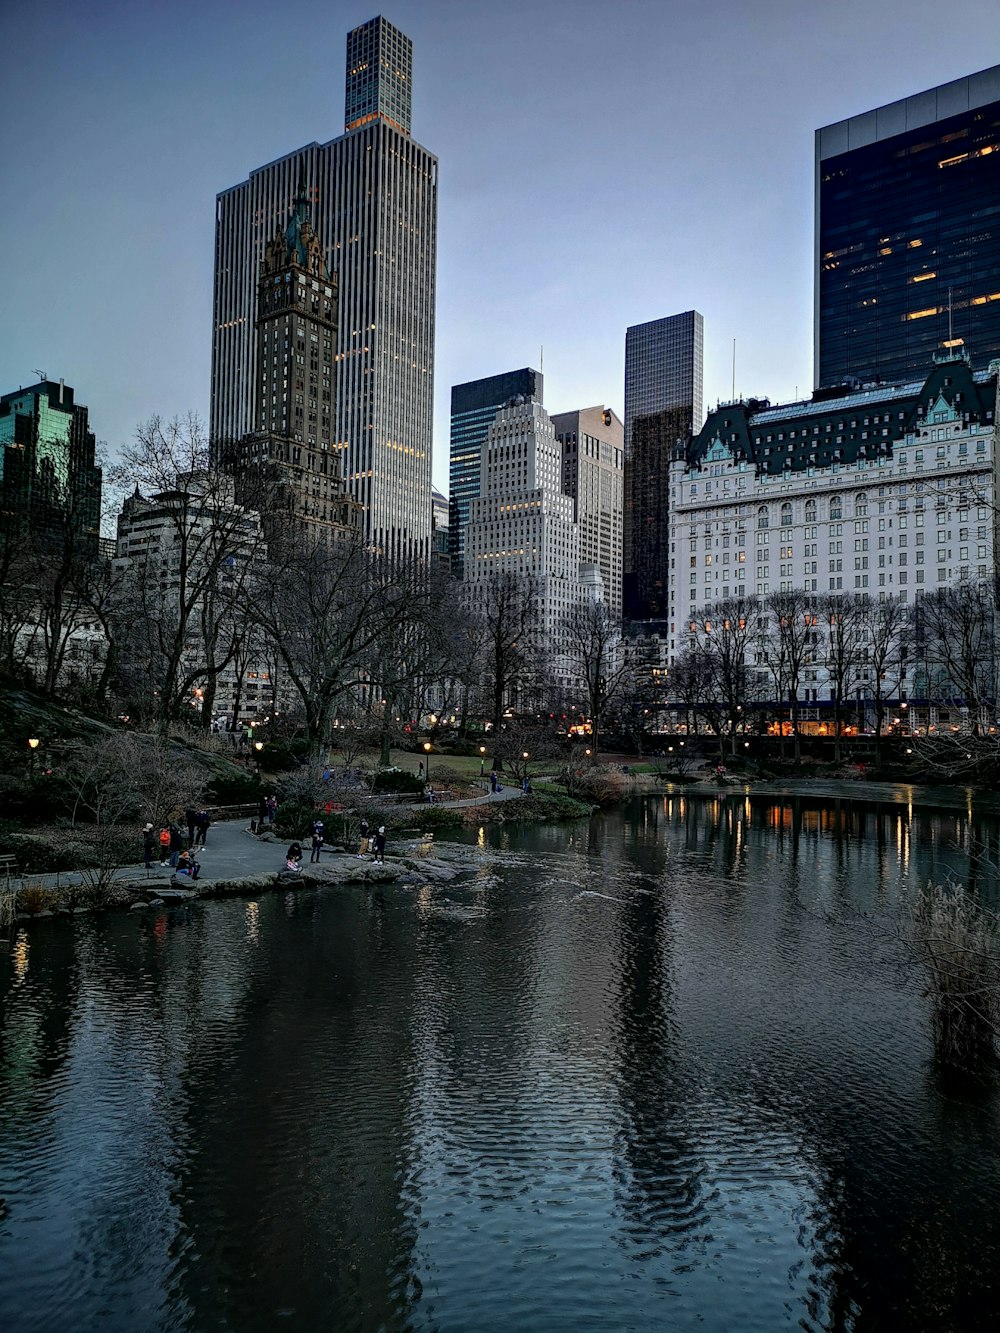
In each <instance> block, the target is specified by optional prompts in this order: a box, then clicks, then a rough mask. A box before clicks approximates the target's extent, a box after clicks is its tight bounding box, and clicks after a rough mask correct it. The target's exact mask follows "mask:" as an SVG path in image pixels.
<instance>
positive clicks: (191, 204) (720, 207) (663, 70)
mask: <svg viewBox="0 0 1000 1333" xmlns="http://www.w3.org/2000/svg"><path fill="white" fill-rule="evenodd" d="M378 12H381V13H383V14H384V15H385V17H386V18H388V19H389V20H390V21H391V22H393V23H395V24H396V25H397V27H399V28H401V29H402V30H403V31H404V32H405V33H406V34H407V36H409V37H410V38H411V39H412V41H413V44H414V71H413V136H414V138H415V139H416V140H417V141H418V142H419V143H421V144H423V145H424V147H426V148H428V149H430V151H431V152H433V153H435V154H436V155H437V157H438V159H439V163H440V166H439V182H440V187H439V200H438V210H439V211H438V228H439V230H438V271H437V278H438V289H437V339H436V358H437V359H436V372H435V426H434V467H433V472H434V482H435V484H436V485H437V486H438V487H440V488H441V489H442V490H447V479H448V413H449V395H450V389H451V386H452V384H457V383H461V382H463V381H465V380H469V379H476V378H479V377H480V376H484V375H493V374H497V373H499V372H501V371H505V370H511V369H516V368H518V367H521V366H525V365H530V366H534V367H536V368H539V366H540V364H541V363H542V360H543V357H544V364H543V365H542V368H543V369H544V373H545V404H546V407H547V408H548V409H549V411H550V412H558V411H567V410H570V409H572V408H577V407H586V406H592V405H594V404H597V403H604V404H606V405H608V406H610V407H612V408H613V409H614V410H615V411H616V412H617V413H618V414H619V416H621V415H623V407H624V401H623V400H624V343H625V329H626V327H627V326H628V325H630V324H637V323H642V322H644V321H646V320H650V319H657V318H660V317H661V316H663V315H670V314H675V313H677V312H679V311H682V310H689V309H691V308H692V307H693V308H695V309H697V310H699V311H701V313H702V314H703V315H704V317H705V405H706V408H707V407H709V406H712V405H714V403H715V402H716V400H717V399H719V398H722V399H728V398H730V397H731V396H732V392H733V387H734V386H733V340H734V339H735V340H736V358H735V360H736V373H735V390H736V393H737V394H744V395H750V394H754V395H761V394H766V395H767V396H768V397H770V398H771V400H772V401H773V402H781V401H787V400H789V399H791V398H793V397H795V396H796V395H804V394H806V393H808V391H809V388H810V386H811V383H812V238H813V134H814V131H815V130H816V128H818V127H819V126H822V125H826V124H829V123H830V122H832V121H836V120H840V119H842V118H844V117H845V116H849V115H855V114H858V113H860V112H862V111H866V110H869V109H870V108H872V107H875V106H879V105H881V104H883V103H885V102H890V101H893V100H895V99H897V98H899V97H905V96H907V95H909V94H911V93H915V92H918V91H920V90H922V89H924V88H928V87H931V86H933V85H935V84H938V83H943V82H947V81H948V80H949V79H954V78H959V77H961V76H963V75H965V74H969V73H972V72H974V71H975V70H978V69H983V68H985V67H987V66H989V65H991V64H995V63H997V62H998V61H1000V9H998V8H997V6H996V4H995V0H950V3H949V5H948V6H947V9H946V10H945V9H943V8H942V5H941V3H940V0H882V3H881V4H879V5H872V4H871V3H870V0H838V3H837V4H829V3H825V2H820V0H700V3H698V4H693V3H691V0H615V2H611V3H608V2H605V3H597V2H596V0H576V2H575V3H572V2H571V0H505V3H495V2H494V0H480V2H479V3H469V2H468V0H386V3H385V5H384V7H383V8H381V10H379V9H378V8H376V6H375V5H374V4H373V3H370V2H368V3H361V2H360V0H359V2H357V3H355V0H350V2H349V3H346V2H344V3H342V2H341V0H326V2H325V3H320V2H319V0H297V2H296V4H295V5H280V4H274V3H273V0H267V3H265V2H264V0H197V3H195V2H194V0H156V3H154V4H137V3H135V0H86V2H84V0H47V3H46V4H44V5H37V4H27V3H24V2H23V0H6V3H5V4H4V6H3V10H2V17H0V32H2V35H3V39H4V47H5V60H4V75H3V86H4V97H3V114H2V115H0V170H2V177H0V178H2V179H3V181H4V183H5V190H4V194H5V199H4V207H3V208H2V209H0V392H9V391H10V390H13V389H17V388H18V387H19V386H21V385H27V384H31V383H33V382H36V381H37V379H38V377H39V375H38V372H40V371H44V372H45V373H46V374H47V375H48V377H49V378H55V379H58V378H59V377H63V378H65V380H66V382H67V383H68V384H71V385H72V386H73V387H74V389H75V390H76V393H77V400H78V401H80V402H83V403H86V404H87V405H88V407H89V408H90V418H91V426H92V429H93V430H94V431H95V432H96V434H97V436H98V439H99V440H101V441H103V442H105V444H106V447H107V452H108V455H109V456H110V457H111V458H113V457H114V455H115V452H116V450H117V449H118V448H120V447H121V445H122V444H124V443H125V442H127V441H128V440H129V439H130V438H131V436H132V434H133V432H134V430H135V427H136V425H137V423H139V422H140V421H143V420H145V419H147V418H148V417H150V416H151V415H153V414H154V413H155V414H159V415H161V416H164V417H168V418H169V417H172V416H175V415H183V414H185V413H187V412H188V411H189V410H195V411H197V412H198V413H200V414H201V415H202V416H203V417H205V418H206V419H207V416H208V407H209V384H210V373H211V321H212V263H213V245H214V200H215V195H216V193H217V192H218V191H219V190H222V189H225V188H227V187H229V186H231V185H234V184H236V183H238V182H239V181H241V180H244V179H246V177H247V175H248V173H249V172H250V171H251V170H253V169H254V168H255V167H258V166H260V165H262V164H264V163H266V162H269V161H271V160H272V159H274V158H276V157H280V156H283V155H284V154H286V153H288V152H291V151H293V150H295V149H296V148H299V147H301V146H302V145H303V144H307V143H310V142H312V141H313V140H316V141H318V142H320V143H323V142H326V141H327V140H329V139H332V138H334V137H336V136H337V135H339V134H340V133H342V132H343V95H344V50H345V38H346V35H347V33H348V31H349V30H350V29H351V28H353V27H355V26H356V25H357V24H359V23H362V22H364V21H365V20H367V19H369V18H371V17H372V16H373V15H374V14H376V13H378ZM542 349H544V352H543V350H542Z"/></svg>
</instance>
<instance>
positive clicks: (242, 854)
mask: <svg viewBox="0 0 1000 1333" xmlns="http://www.w3.org/2000/svg"><path fill="white" fill-rule="evenodd" d="M522 795H523V793H522V791H521V790H520V788H519V787H515V788H508V787H505V788H504V789H503V791H502V792H497V793H496V795H495V796H490V795H489V794H488V793H487V795H485V796H478V797H473V798H471V799H469V800H460V801H435V802H434V804H435V805H436V806H440V807H446V808H454V809H458V808H460V807H465V806H473V805H490V804H493V803H494V802H496V801H510V800H515V799H516V798H517V797H519V796H522ZM401 808H406V809H412V810H420V809H424V808H425V805H424V804H421V805H414V806H409V807H401ZM287 846H288V844H287V842H286V841H285V840H284V839H278V840H277V841H275V842H271V841H266V840H265V841H261V840H260V839H259V838H257V837H256V836H255V835H254V834H252V833H251V832H250V821H249V820H248V819H247V818H245V817H244V818H243V819H221V820H219V821H218V822H217V823H215V824H213V825H212V826H211V828H210V829H209V830H208V840H207V842H206V844H205V846H204V848H199V849H198V860H199V861H200V862H201V875H200V876H199V880H198V882H199V883H205V884H210V883H211V882H212V881H213V880H227V879H245V878H247V877H248V876H250V875H262V874H268V873H272V872H274V871H278V870H281V869H283V867H284V864H285V851H286V849H287ZM303 848H304V852H305V858H306V859H308V855H309V847H308V845H307V843H303ZM136 850H137V853H138V854H137V857H136V860H135V862H134V863H132V864H131V865H126V866H122V867H121V869H120V870H117V871H116V872H115V876H114V878H115V879H120V880H128V881H129V883H134V882H135V881H137V880H139V881H141V880H143V879H145V880H146V881H148V883H149V884H150V885H151V886H155V885H162V886H163V887H166V886H167V885H169V883H170V877H171V875H172V874H173V873H174V872H173V870H172V869H171V867H170V866H161V865H160V863H159V861H154V862H153V868H152V869H151V870H146V869H144V867H143V863H142V837H141V835H140V834H138V833H137V834H136ZM332 851H333V849H332V848H327V849H326V852H327V854H330V853H332ZM388 851H389V855H390V856H391V855H392V846H391V842H390V845H389V848H388ZM16 880H20V881H21V882H23V884H24V885H25V886H27V885H36V884H37V885H38V886H40V887H41V888H46V889H52V888H58V887H60V886H62V885H68V884H81V883H84V882H86V876H85V875H83V874H81V873H80V872H79V871H69V870H62V871H58V872H51V873H46V874H41V875H23V876H17V877H16ZM16 880H15V882H16Z"/></svg>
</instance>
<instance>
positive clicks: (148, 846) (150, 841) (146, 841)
mask: <svg viewBox="0 0 1000 1333" xmlns="http://www.w3.org/2000/svg"><path fill="white" fill-rule="evenodd" d="M155 851H156V835H155V834H154V833H153V826H152V824H146V825H145V826H144V828H143V830H142V859H143V860H144V861H145V862H146V869H147V870H152V868H153V853H154V852H155Z"/></svg>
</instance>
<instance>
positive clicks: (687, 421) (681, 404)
mask: <svg viewBox="0 0 1000 1333" xmlns="http://www.w3.org/2000/svg"><path fill="white" fill-rule="evenodd" d="M704 341H705V324H704V320H703V318H702V316H701V315H700V314H699V313H698V311H697V310H687V311H685V312H684V313H683V314H680V315H669V316H667V317H666V318H664V319H654V320H651V321H650V322H649V323H648V324H635V325H633V326H632V327H631V328H629V329H628V331H627V332H626V334H625V516H624V532H623V539H624V574H623V580H622V596H623V604H624V613H625V616H626V618H627V619H629V620H647V619H650V618H651V617H654V618H655V617H656V616H659V615H663V614H664V613H665V606H666V596H665V590H666V588H667V584H668V574H669V550H670V543H669V533H668V531H667V527H668V515H669V499H670V497H669V493H668V492H665V491H664V490H663V488H665V487H666V484H667V475H668V464H669V461H670V450H671V449H672V447H673V444H674V440H675V438H677V437H682V438H686V437H687V436H688V435H689V434H690V433H691V431H692V430H698V429H699V428H700V427H701V421H702V410H703V409H702V394H703V380H702V373H703V372H702V365H703V353H704ZM664 413H667V414H668V415H665V416H659V421H658V422H657V424H656V426H655V428H654V427H652V426H648V427H646V428H643V429H642V431H641V432H640V434H641V440H640V441H639V443H638V445H637V443H636V438H637V437H636V425H637V422H638V420H639V418H643V417H651V416H656V415H659V414H664ZM664 451H665V456H664V457H662V458H660V457H659V456H658V454H659V452H664ZM661 492H662V493H661ZM664 561H666V564H665V565H664V563H663V562H664ZM657 587H659V588H662V589H663V590H664V596H663V597H659V596H651V595H650V589H654V588H657ZM643 590H645V591H643Z"/></svg>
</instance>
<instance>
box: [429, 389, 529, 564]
mask: <svg viewBox="0 0 1000 1333" xmlns="http://www.w3.org/2000/svg"><path fill="white" fill-rule="evenodd" d="M542 390H543V378H542V375H541V372H540V371H537V370H530V369H528V368H527V367H525V368H524V369H523V370H508V371H506V372H505V373H503V374H500V375H488V376H487V377H486V378H485V379H481V380H469V381H468V383H466V384H455V385H453V386H452V390H451V460H450V461H451V466H450V475H449V483H448V492H449V493H448V508H449V513H448V543H449V545H448V549H449V553H450V555H451V560H452V569H453V571H454V573H455V575H456V576H457V577H458V578H461V577H462V574H463V564H464V556H465V529H466V527H467V526H468V522H469V505H470V504H471V502H472V500H474V499H475V497H476V496H477V495H478V494H479V459H480V453H481V450H482V445H483V441H484V440H485V439H486V432H487V431H488V430H489V428H490V426H492V425H493V421H494V419H495V417H496V414H497V410H498V408H501V407H505V406H506V405H507V404H508V403H511V402H514V401H515V400H516V399H518V398H521V399H523V400H524V401H525V402H527V403H540V402H541V401H542Z"/></svg>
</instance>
